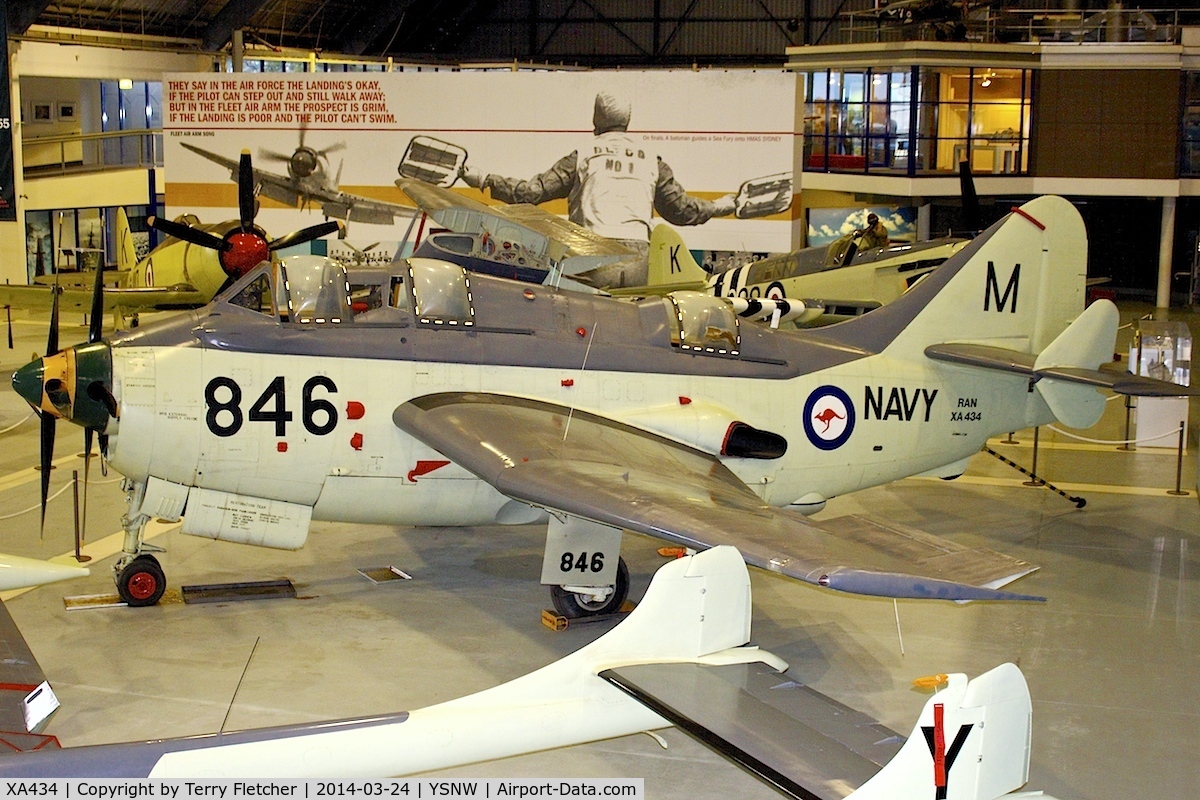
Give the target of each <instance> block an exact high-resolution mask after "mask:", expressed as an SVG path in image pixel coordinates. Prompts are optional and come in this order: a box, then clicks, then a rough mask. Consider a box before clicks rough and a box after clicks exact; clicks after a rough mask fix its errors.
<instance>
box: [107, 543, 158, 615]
mask: <svg viewBox="0 0 1200 800" xmlns="http://www.w3.org/2000/svg"><path fill="white" fill-rule="evenodd" d="M166 588H167V578H166V576H165V575H164V574H163V569H162V567H161V566H160V565H159V563H158V559H157V558H155V557H154V556H148V555H140V556H138V557H137V558H135V559H134V560H133V561H130V562H129V563H128V564H126V565H125V567H124V568H123V569H122V570H121V572H120V574H119V575H117V594H119V595H120V596H121V599H122V600H123V601H125V603H126V604H127V605H129V606H132V607H138V606H152V605H154V604H155V603H157V602H158V601H159V598H161V597H162V596H163V592H164V591H165V590H166Z"/></svg>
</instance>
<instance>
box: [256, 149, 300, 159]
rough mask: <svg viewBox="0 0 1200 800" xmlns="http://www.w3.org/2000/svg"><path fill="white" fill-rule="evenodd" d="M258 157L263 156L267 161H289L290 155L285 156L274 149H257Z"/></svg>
mask: <svg viewBox="0 0 1200 800" xmlns="http://www.w3.org/2000/svg"><path fill="white" fill-rule="evenodd" d="M258 157H259V158H265V159H266V160H267V161H291V160H292V157H291V156H285V155H284V154H283V153H276V152H275V151H274V150H261V149H260V150H259V151H258Z"/></svg>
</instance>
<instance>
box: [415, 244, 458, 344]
mask: <svg viewBox="0 0 1200 800" xmlns="http://www.w3.org/2000/svg"><path fill="white" fill-rule="evenodd" d="M408 276H409V281H410V283H411V284H412V293H413V312H414V314H415V315H416V318H417V322H418V323H420V324H422V325H430V326H437V327H447V328H468V327H471V326H473V325H474V324H475V306H474V301H473V300H472V298H471V279H470V278H469V277H468V275H467V271H466V270H464V269H463V268H462V267H460V266H459V265H457V264H450V263H447V262H445V261H437V260H436V259H431V258H410V259H409V260H408Z"/></svg>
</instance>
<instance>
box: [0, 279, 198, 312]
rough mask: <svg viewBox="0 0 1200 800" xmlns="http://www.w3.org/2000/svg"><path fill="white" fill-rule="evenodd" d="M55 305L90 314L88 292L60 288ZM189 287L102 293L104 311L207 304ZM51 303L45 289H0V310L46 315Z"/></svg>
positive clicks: (51, 292)
mask: <svg viewBox="0 0 1200 800" xmlns="http://www.w3.org/2000/svg"><path fill="white" fill-rule="evenodd" d="M60 291H61V294H60V295H59V298H58V302H59V307H60V308H61V309H62V310H64V311H78V312H80V313H83V314H87V313H90V312H91V310H92V290H91V289H90V288H89V289H80V288H63V289H61V290H60ZM211 299H212V298H211V297H206V296H205V295H204V294H203V293H201V292H199V291H197V290H196V289H194V288H193V287H191V286H188V285H186V284H180V285H178V286H169V287H159V286H147V287H139V288H133V289H105V290H104V310H105V311H113V310H116V309H120V310H122V311H150V310H168V309H176V308H198V307H199V306H202V305H205V304H206V303H208V301H209V300H211ZM53 302H54V294H53V290H52V289H51V288H50V287H46V286H11V285H9V284H4V285H0V306H2V307H6V308H24V309H30V310H33V311H49V310H50V306H51V305H52V304H53Z"/></svg>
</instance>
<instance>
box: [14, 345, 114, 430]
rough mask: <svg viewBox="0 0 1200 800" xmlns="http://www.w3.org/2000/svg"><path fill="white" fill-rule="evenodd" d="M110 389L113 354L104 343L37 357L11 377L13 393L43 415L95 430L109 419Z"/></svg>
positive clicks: (111, 401) (111, 402)
mask: <svg viewBox="0 0 1200 800" xmlns="http://www.w3.org/2000/svg"><path fill="white" fill-rule="evenodd" d="M93 384H95V387H93ZM109 386H112V351H111V350H110V349H109V347H108V345H107V344H104V343H103V342H96V343H94V344H86V345H80V346H79V347H72V348H68V349H67V350H64V351H62V352H61V353H56V354H54V355H52V356H46V357H45V358H39V359H38V360H37V361H33V362H31V363H29V364H26V365H25V366H23V367H21V368H20V369H18V370H17V371H16V372H15V373H14V374H13V377H12V387H13V391H15V392H16V393H17V394H18V395H20V396H21V398H22V399H23V400H24V401H25V402H26V403H29V405H30V406H32V407H33V408H35V409H37V410H38V411H40V412H41V413H42V414H44V415H45V414H48V415H50V416H51V417H54V418H57V419H65V420H69V421H71V422H74V423H75V424H77V425H81V426H83V427H85V428H96V429H98V430H103V429H104V426H105V425H107V424H108V419H109V417H110V416H112V415H111V413H110V412H111V410H112V409H111V408H110V406H112V405H113V402H114V401H113V400H112V399H111V397H112V396H111V394H110V393H109V390H108V388H107V387H109ZM101 387H103V389H101Z"/></svg>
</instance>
